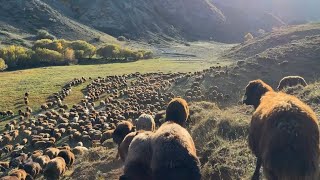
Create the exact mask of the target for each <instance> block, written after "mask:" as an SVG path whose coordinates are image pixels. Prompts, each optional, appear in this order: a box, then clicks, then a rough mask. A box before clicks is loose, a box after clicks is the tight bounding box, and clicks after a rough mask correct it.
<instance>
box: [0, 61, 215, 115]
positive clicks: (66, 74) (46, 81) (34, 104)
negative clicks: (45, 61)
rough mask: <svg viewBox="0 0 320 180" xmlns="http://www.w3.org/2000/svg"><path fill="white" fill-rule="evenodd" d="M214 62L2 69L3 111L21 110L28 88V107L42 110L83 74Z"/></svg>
mask: <svg viewBox="0 0 320 180" xmlns="http://www.w3.org/2000/svg"><path fill="white" fill-rule="evenodd" d="M212 65H216V62H212V61H192V60H190V61H173V60H168V59H152V60H143V61H137V62H132V63H115V64H102V65H74V66H56V67H45V68H35V69H27V70H19V71H12V72H2V73H0V110H1V111H5V110H14V111H15V112H17V111H18V109H22V108H25V105H24V101H23V97H24V93H25V92H26V91H28V92H29V93H30V96H29V106H30V107H31V108H33V109H39V108H40V105H41V104H43V103H45V102H46V98H47V97H48V96H50V95H52V94H53V93H55V92H58V91H59V90H61V87H62V86H63V85H64V84H65V83H67V82H68V81H71V80H72V79H74V78H80V77H82V76H83V77H86V78H88V77H92V78H96V77H98V76H102V77H103V76H107V75H122V74H127V73H133V72H140V73H147V72H160V71H161V72H193V71H198V70H202V69H205V68H209V67H210V66H212ZM84 87H85V84H84V85H81V86H79V87H76V88H74V89H73V91H72V94H71V95H70V97H68V98H67V99H66V101H65V103H67V104H70V105H72V104H74V103H77V102H79V100H80V99H81V98H83V95H82V93H81V89H82V88H84Z"/></svg>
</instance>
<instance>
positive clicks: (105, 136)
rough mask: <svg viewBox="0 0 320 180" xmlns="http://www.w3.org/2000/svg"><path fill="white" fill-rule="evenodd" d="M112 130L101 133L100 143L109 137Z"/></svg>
mask: <svg viewBox="0 0 320 180" xmlns="http://www.w3.org/2000/svg"><path fill="white" fill-rule="evenodd" d="M113 132H114V130H107V131H105V132H104V133H102V137H101V139H100V143H101V144H102V143H103V142H104V141H105V140H108V139H111V138H112V134H113Z"/></svg>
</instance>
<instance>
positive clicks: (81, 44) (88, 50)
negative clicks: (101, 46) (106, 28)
mask: <svg viewBox="0 0 320 180" xmlns="http://www.w3.org/2000/svg"><path fill="white" fill-rule="evenodd" d="M69 48H72V49H73V50H75V51H79V50H82V51H83V57H82V58H85V57H89V58H92V57H93V56H94V55H95V52H96V47H95V46H93V45H92V44H89V43H87V42H86V41H81V40H78V41H73V42H71V44H70V46H69Z"/></svg>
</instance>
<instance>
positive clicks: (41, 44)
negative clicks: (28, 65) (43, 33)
mask: <svg viewBox="0 0 320 180" xmlns="http://www.w3.org/2000/svg"><path fill="white" fill-rule="evenodd" d="M63 43H64V42H63V41H60V40H54V41H52V40H50V39H41V40H38V41H36V42H35V43H34V45H33V47H32V49H34V50H35V49H37V48H42V49H50V50H54V51H58V52H60V53H62V52H63V51H64V50H65V49H66V47H65V46H63Z"/></svg>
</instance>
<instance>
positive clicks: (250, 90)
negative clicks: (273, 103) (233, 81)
mask: <svg viewBox="0 0 320 180" xmlns="http://www.w3.org/2000/svg"><path fill="white" fill-rule="evenodd" d="M270 89H272V88H271V87H270V86H268V85H267V84H265V83H264V82H263V81H261V80H255V81H251V82H250V83H249V84H248V85H247V87H246V92H245V95H244V97H243V103H244V104H246V105H253V106H254V108H257V107H258V106H259V104H260V99H261V97H262V96H263V95H264V94H265V93H266V92H267V91H269V90H270Z"/></svg>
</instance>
